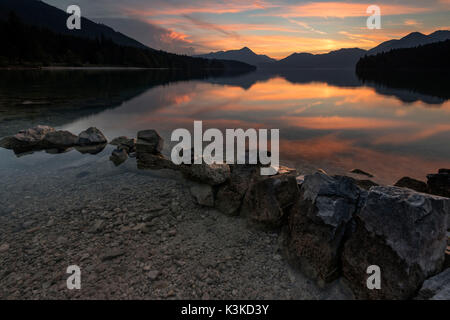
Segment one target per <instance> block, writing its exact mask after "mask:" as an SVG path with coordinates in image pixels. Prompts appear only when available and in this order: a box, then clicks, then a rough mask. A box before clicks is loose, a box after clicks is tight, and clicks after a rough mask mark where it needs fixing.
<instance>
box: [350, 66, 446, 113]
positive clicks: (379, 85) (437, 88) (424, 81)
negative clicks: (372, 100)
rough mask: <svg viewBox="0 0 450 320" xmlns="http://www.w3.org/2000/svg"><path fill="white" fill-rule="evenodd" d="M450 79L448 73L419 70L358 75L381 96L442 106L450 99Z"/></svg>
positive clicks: (365, 72)
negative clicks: (449, 79)
mask: <svg viewBox="0 0 450 320" xmlns="http://www.w3.org/2000/svg"><path fill="white" fill-rule="evenodd" d="M448 77H449V74H448V72H436V71H434V72H427V71H417V70H416V71H406V70H402V71H401V72H388V73H386V72H376V71H370V72H369V71H363V72H359V73H358V78H359V79H360V80H361V81H362V83H364V84H365V85H367V86H370V87H374V88H375V90H376V92H377V93H379V94H383V95H388V96H395V97H397V98H398V99H400V100H401V101H403V102H405V103H412V102H416V101H423V102H425V103H427V104H431V105H437V104H442V103H444V102H445V101H447V100H448V99H450V82H449V81H448Z"/></svg>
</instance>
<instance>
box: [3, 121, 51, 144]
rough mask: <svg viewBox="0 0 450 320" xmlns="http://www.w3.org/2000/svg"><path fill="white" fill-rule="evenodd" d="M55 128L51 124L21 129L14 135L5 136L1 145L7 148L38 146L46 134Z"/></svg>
mask: <svg viewBox="0 0 450 320" xmlns="http://www.w3.org/2000/svg"><path fill="white" fill-rule="evenodd" d="M53 131H55V129H53V128H52V127H49V126H41V125H39V126H36V127H34V128H30V129H26V130H21V131H19V132H18V133H17V134H15V135H14V136H12V137H6V138H3V139H2V140H1V141H0V147H3V148H7V149H27V148H33V147H36V146H38V145H39V144H40V143H41V142H42V139H44V137H45V135H46V134H48V133H49V132H53Z"/></svg>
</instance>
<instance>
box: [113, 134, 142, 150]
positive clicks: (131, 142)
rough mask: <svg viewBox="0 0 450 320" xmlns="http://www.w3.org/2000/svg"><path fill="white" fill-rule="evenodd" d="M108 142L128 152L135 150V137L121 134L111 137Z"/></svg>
mask: <svg viewBox="0 0 450 320" xmlns="http://www.w3.org/2000/svg"><path fill="white" fill-rule="evenodd" d="M109 144H111V145H113V146H117V147H118V148H119V149H125V151H126V152H127V153H128V154H130V153H133V152H135V151H136V139H130V138H127V137H124V136H121V137H118V138H115V139H113V140H112V141H111V142H110V143H109Z"/></svg>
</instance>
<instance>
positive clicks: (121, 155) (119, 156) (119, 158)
mask: <svg viewBox="0 0 450 320" xmlns="http://www.w3.org/2000/svg"><path fill="white" fill-rule="evenodd" d="M127 159H128V154H127V152H126V151H125V150H124V149H115V150H114V151H113V152H112V154H111V156H110V157H109V160H111V161H112V162H113V163H114V165H116V166H119V165H121V164H122V163H124V162H125V161H126V160H127Z"/></svg>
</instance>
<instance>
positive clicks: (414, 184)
mask: <svg viewBox="0 0 450 320" xmlns="http://www.w3.org/2000/svg"><path fill="white" fill-rule="evenodd" d="M395 186H396V187H401V188H408V189H411V190H415V191H417V192H424V193H426V192H427V184H426V183H425V182H423V181H420V180H416V179H413V178H410V177H403V178H401V179H400V180H398V181H397V183H396V184H395Z"/></svg>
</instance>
